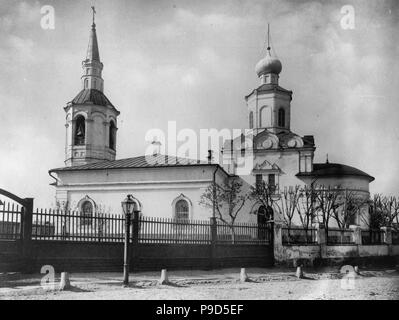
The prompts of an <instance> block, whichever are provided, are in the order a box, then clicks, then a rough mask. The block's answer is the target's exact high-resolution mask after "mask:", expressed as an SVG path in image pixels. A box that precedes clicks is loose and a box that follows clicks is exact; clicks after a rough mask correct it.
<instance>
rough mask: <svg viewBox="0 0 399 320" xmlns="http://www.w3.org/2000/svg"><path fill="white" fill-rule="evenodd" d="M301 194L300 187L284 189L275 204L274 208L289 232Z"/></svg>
mask: <svg viewBox="0 0 399 320" xmlns="http://www.w3.org/2000/svg"><path fill="white" fill-rule="evenodd" d="M300 194H301V186H299V185H296V186H294V187H285V188H284V191H283V192H282V193H281V197H280V199H279V201H277V202H276V207H277V208H278V210H279V212H280V214H281V215H282V217H283V219H284V221H285V223H286V224H287V227H288V235H289V230H290V229H291V226H292V220H293V218H294V216H295V213H297V212H298V202H299V199H300Z"/></svg>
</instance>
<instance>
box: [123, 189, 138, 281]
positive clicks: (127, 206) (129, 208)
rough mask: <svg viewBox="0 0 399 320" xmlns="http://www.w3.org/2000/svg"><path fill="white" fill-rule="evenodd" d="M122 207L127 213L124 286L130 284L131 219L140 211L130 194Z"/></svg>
mask: <svg viewBox="0 0 399 320" xmlns="http://www.w3.org/2000/svg"><path fill="white" fill-rule="evenodd" d="M122 209H123V213H124V214H125V249H124V260H123V287H127V286H129V242H130V220H131V217H132V213H133V212H137V211H140V208H139V205H138V203H137V201H136V200H135V199H134V198H133V196H132V195H131V194H129V195H128V196H127V197H126V199H125V200H123V201H122Z"/></svg>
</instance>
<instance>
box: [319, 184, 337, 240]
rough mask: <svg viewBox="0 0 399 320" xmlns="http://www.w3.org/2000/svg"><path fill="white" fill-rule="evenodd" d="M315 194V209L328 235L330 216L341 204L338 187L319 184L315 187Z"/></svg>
mask: <svg viewBox="0 0 399 320" xmlns="http://www.w3.org/2000/svg"><path fill="white" fill-rule="evenodd" d="M315 195H316V203H315V210H316V213H317V218H318V219H319V222H320V223H321V224H322V225H323V226H324V228H325V230H326V236H328V229H329V224H330V218H331V217H332V216H333V215H334V212H335V210H336V209H337V208H338V207H339V206H340V203H339V198H338V197H339V192H338V188H332V187H331V186H328V187H325V186H318V187H316V188H315ZM320 220H321V221H320Z"/></svg>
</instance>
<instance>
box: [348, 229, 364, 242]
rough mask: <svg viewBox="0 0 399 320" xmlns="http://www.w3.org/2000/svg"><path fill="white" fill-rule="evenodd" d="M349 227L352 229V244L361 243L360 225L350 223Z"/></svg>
mask: <svg viewBox="0 0 399 320" xmlns="http://www.w3.org/2000/svg"><path fill="white" fill-rule="evenodd" d="M349 228H350V229H351V230H352V231H353V232H352V241H353V243H354V244H357V245H359V246H361V245H362V229H361V228H360V226H356V225H350V226H349Z"/></svg>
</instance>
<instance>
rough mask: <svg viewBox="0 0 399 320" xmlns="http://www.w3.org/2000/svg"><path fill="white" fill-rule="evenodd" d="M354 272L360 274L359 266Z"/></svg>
mask: <svg viewBox="0 0 399 320" xmlns="http://www.w3.org/2000/svg"><path fill="white" fill-rule="evenodd" d="M354 270H355V273H356V274H359V267H358V266H355V267H354Z"/></svg>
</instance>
